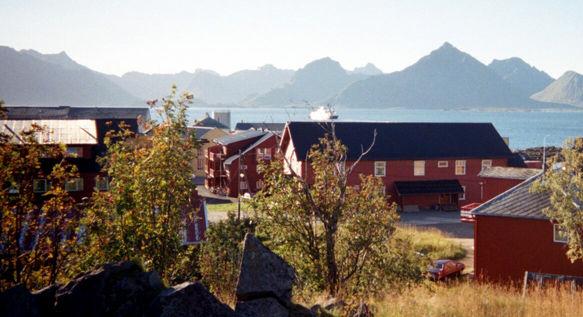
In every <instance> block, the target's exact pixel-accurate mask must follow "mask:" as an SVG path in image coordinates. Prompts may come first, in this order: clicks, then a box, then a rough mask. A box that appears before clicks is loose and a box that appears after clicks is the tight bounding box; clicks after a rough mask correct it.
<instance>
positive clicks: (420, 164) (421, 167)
mask: <svg viewBox="0 0 583 317" xmlns="http://www.w3.org/2000/svg"><path fill="white" fill-rule="evenodd" d="M414 164H415V167H414V169H413V174H414V175H415V176H423V175H425V161H415V162H414Z"/></svg>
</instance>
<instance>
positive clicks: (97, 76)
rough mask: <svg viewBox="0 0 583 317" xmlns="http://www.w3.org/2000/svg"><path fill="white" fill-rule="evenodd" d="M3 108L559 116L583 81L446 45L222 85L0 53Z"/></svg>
mask: <svg viewBox="0 0 583 317" xmlns="http://www.w3.org/2000/svg"><path fill="white" fill-rule="evenodd" d="M0 73H2V74H3V76H1V77H0V99H4V101H5V102H6V104H9V105H47V106H48V105H78V106H98V105H99V106H104V105H105V106H143V105H145V100H153V99H160V98H162V97H164V96H165V95H167V94H168V92H169V91H170V88H171V86H172V85H173V84H175V85H177V87H178V88H179V90H180V91H189V92H192V93H193V94H194V97H195V102H194V105H195V106H215V105H221V106H242V107H245V106H246V107H281V106H288V105H299V104H304V103H307V104H310V105H311V106H317V105H320V104H326V103H330V104H331V105H332V106H334V107H351V108H395V107H396V108H416V109H461V108H468V109H469V108H480V109H555V108H575V107H583V79H582V76H581V75H579V74H577V73H575V72H572V71H569V72H567V73H565V74H564V75H563V76H561V77H560V78H559V79H557V80H554V79H553V78H551V77H550V76H549V75H548V74H547V73H545V72H544V71H540V70H538V69H537V68H535V67H533V66H531V65H529V64H527V63H526V62H524V61H523V60H521V59H520V58H517V57H513V58H510V59H506V60H494V61H492V63H490V64H489V65H485V64H483V63H481V62H480V61H478V60H476V59H475V58H473V57H472V56H471V55H469V54H467V53H464V52H462V51H460V50H458V49H457V48H455V47H454V46H453V45H451V44H449V43H447V42H446V43H444V44H443V45H442V46H441V47H439V48H438V49H436V50H434V51H432V52H431V53H430V54H429V55H427V56H425V57H422V58H421V59H420V60H419V61H417V62H416V63H415V64H413V65H411V66H409V67H407V68H405V69H403V70H401V71H397V72H392V73H387V74H385V73H383V72H382V71H381V70H380V69H378V68H377V67H375V66H374V65H373V64H370V63H369V64H367V65H365V66H364V67H360V68H355V69H354V70H352V71H349V70H346V69H344V68H342V66H341V65H340V63H338V62H337V61H334V60H332V59H330V58H328V57H326V58H322V59H318V60H315V61H313V62H311V63H309V64H307V65H306V66H305V67H303V68H301V69H299V70H297V71H294V70H285V69H278V68H276V67H274V66H273V65H265V66H262V67H260V68H258V69H256V70H242V71H239V72H235V73H233V74H231V75H228V76H221V75H220V74H218V73H216V72H214V71H212V70H196V71H195V72H186V71H183V72H180V73H177V74H144V73H139V72H129V73H126V74H124V75H123V76H115V75H108V74H103V73H99V72H96V71H93V70H91V69H89V68H87V67H85V66H83V65H80V64H78V63H76V62H75V61H73V60H72V59H71V58H69V56H68V55H67V54H66V53H64V52H62V53H59V54H41V53H39V52H36V51H34V50H21V51H16V50H14V49H12V48H9V47H3V46H0Z"/></svg>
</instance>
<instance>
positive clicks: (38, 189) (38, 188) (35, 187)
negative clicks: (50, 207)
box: [32, 179, 47, 193]
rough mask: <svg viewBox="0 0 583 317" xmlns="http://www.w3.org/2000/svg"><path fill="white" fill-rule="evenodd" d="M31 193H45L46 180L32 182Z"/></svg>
mask: <svg viewBox="0 0 583 317" xmlns="http://www.w3.org/2000/svg"><path fill="white" fill-rule="evenodd" d="M32 191H33V192H35V193H45V192H46V191H47V180H46V179H35V180H33V181H32Z"/></svg>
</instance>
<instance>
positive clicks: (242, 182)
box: [239, 180, 247, 189]
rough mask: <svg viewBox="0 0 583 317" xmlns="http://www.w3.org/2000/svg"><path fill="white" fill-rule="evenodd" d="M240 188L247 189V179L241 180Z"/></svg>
mask: <svg viewBox="0 0 583 317" xmlns="http://www.w3.org/2000/svg"><path fill="white" fill-rule="evenodd" d="M239 189H247V182H246V181H245V180H241V182H239Z"/></svg>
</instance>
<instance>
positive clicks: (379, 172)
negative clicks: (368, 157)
mask: <svg viewBox="0 0 583 317" xmlns="http://www.w3.org/2000/svg"><path fill="white" fill-rule="evenodd" d="M386 164H387V162H374V176H377V177H384V176H385V172H386V171H385V169H386Z"/></svg>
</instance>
